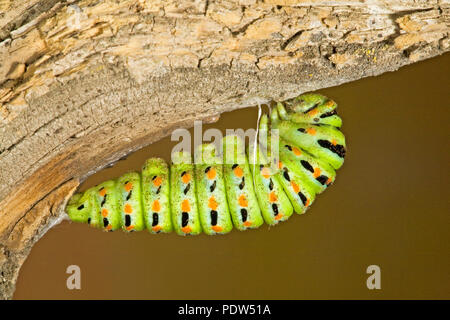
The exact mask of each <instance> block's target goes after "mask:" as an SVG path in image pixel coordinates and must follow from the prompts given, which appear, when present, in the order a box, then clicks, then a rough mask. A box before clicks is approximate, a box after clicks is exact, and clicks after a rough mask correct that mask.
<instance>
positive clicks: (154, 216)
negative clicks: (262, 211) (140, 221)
mask: <svg viewBox="0 0 450 320" xmlns="http://www.w3.org/2000/svg"><path fill="white" fill-rule="evenodd" d="M152 218H153V219H152V227H154V226H157V225H158V223H159V216H158V214H157V213H156V212H153V215H152Z"/></svg>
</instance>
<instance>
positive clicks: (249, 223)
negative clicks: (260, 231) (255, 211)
mask: <svg viewBox="0 0 450 320" xmlns="http://www.w3.org/2000/svg"><path fill="white" fill-rule="evenodd" d="M251 225H252V223H251V221H245V222H244V226H246V227H250V226H251Z"/></svg>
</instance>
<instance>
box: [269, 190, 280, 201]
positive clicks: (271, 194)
mask: <svg viewBox="0 0 450 320" xmlns="http://www.w3.org/2000/svg"><path fill="white" fill-rule="evenodd" d="M277 200H278V197H277V195H276V194H275V191H272V192H271V193H269V202H275V201H277Z"/></svg>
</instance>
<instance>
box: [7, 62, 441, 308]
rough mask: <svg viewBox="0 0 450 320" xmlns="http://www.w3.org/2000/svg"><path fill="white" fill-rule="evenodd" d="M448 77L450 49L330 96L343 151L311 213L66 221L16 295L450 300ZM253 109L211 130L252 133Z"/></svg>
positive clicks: (166, 144) (41, 247)
mask: <svg viewBox="0 0 450 320" xmlns="http://www.w3.org/2000/svg"><path fill="white" fill-rule="evenodd" d="M449 75H450V54H446V55H444V56H441V57H438V58H434V59H431V60H427V61H424V62H420V63H417V64H414V65H411V66H407V67H404V68H402V69H400V70H399V71H397V72H394V73H388V74H384V75H382V76H379V77H375V78H367V79H363V80H360V81H357V82H353V83H348V84H344V85H342V86H339V87H334V88H328V89H324V90H321V91H320V92H321V93H323V94H325V95H328V96H329V97H331V98H333V99H335V100H336V101H337V102H338V103H339V106H340V107H339V114H340V115H341V116H342V118H343V120H344V126H343V132H344V133H345V134H346V138H347V145H348V154H347V158H346V162H345V164H344V166H343V168H342V169H340V170H339V171H338V175H337V180H336V183H335V184H334V185H333V186H332V187H331V188H329V189H328V190H327V191H326V192H324V193H323V194H322V195H320V196H318V197H317V199H316V202H315V203H314V205H313V206H312V207H311V209H310V210H309V211H308V213H307V214H306V215H303V216H298V215H295V216H293V217H292V218H291V219H290V220H289V221H288V222H286V223H283V224H281V225H279V226H277V227H274V228H270V229H269V228H268V227H267V226H264V227H262V228H260V229H258V230H255V231H248V232H238V231H233V232H232V233H231V234H229V235H227V236H216V237H208V236H206V235H201V236H197V237H188V238H184V237H180V236H177V235H175V234H169V235H150V234H148V233H146V232H140V233H133V234H125V233H122V232H114V233H104V232H101V231H99V230H95V229H93V228H89V227H88V226H87V225H82V224H75V223H69V222H64V223H62V224H60V225H58V226H56V227H55V228H53V229H51V230H50V231H49V232H48V233H47V234H46V235H45V236H44V238H43V239H41V240H40V241H39V242H38V243H37V244H36V246H35V247H34V249H33V250H32V252H31V254H30V256H29V257H28V259H27V261H26V262H25V264H24V265H23V267H22V270H21V273H20V276H19V280H18V283H17V290H16V293H15V298H16V299H47V298H56V299H79V298H80V299H81V298H84V299H91V298H96V299H110V298H124V299H129V298H136V299H310V298H311V299H314V298H319V299H330V298H333V299H334V298H340V299H350V298H351V299H392V298H402V299H415V298H425V299H430V298H433V299H441V298H446V299H449V298H450V272H449V270H450V236H449V233H448V232H449V227H450V218H449V213H450V210H449V209H450V206H449V197H448V195H449V194H448V189H447V188H448V179H449V177H450V175H449V163H450V153H449V121H450V112H449V101H450V94H449V88H450V81H449ZM256 117H257V108H247V109H243V110H239V111H235V112H231V113H226V114H223V115H222V117H221V120H220V121H219V122H218V123H215V124H212V125H205V126H204V129H206V128H209V127H217V128H220V129H225V128H249V127H254V126H255V125H256ZM149 125H151V124H149ZM174 144H175V143H170V138H167V139H164V140H162V141H160V142H158V143H155V144H153V145H151V146H149V147H147V148H144V149H142V150H140V151H138V152H136V153H134V154H132V155H130V156H129V157H128V158H127V159H125V160H122V161H119V162H118V163H117V164H115V165H114V166H113V167H111V168H108V169H106V170H103V171H102V172H99V173H97V174H95V175H93V176H92V177H90V178H89V179H88V180H87V181H86V182H85V183H84V184H83V187H82V188H83V189H86V188H88V187H90V186H92V185H95V184H97V183H99V182H101V181H103V180H105V179H108V178H112V177H117V176H118V175H120V174H122V173H124V172H126V171H129V170H139V169H140V167H141V166H142V164H143V162H144V160H145V159H146V158H148V157H151V156H163V157H165V158H166V159H168V157H169V153H170V149H171V147H172V146H173V145H174ZM86 156H87V157H88V156H89V155H86ZM72 264H75V265H78V266H80V268H81V279H82V289H81V290H73V291H71V290H68V289H67V288H66V279H67V277H68V276H69V275H68V274H66V273H65V272H66V268H67V266H69V265H72ZM372 264H375V265H379V266H380V268H381V290H368V289H367V287H366V279H367V277H368V276H369V275H368V274H366V268H367V266H369V265H372Z"/></svg>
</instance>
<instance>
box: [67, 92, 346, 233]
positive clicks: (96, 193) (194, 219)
mask: <svg viewBox="0 0 450 320" xmlns="http://www.w3.org/2000/svg"><path fill="white" fill-rule="evenodd" d="M336 108H337V104H336V103H335V102H334V101H333V100H330V99H328V98H326V97H325V96H322V95H319V94H312V93H310V94H303V95H300V96H298V97H296V98H294V99H291V100H288V101H285V102H278V103H277V104H276V106H275V107H274V108H273V109H272V110H271V111H270V114H269V115H266V114H264V115H263V116H262V117H261V119H260V123H259V133H260V135H259V138H261V137H262V136H264V135H266V136H267V135H269V129H270V130H272V129H276V130H278V131H277V132H278V135H279V137H276V139H277V140H276V141H277V142H278V145H279V152H278V157H275V155H273V154H271V153H270V152H263V150H262V146H264V147H266V149H267V150H269V149H270V148H269V145H270V142H267V141H271V140H264V141H265V142H266V143H265V144H264V143H263V141H262V140H261V139H260V143H259V144H256V146H255V147H254V148H250V147H248V146H247V148H245V142H244V141H243V140H242V139H240V138H239V137H238V136H235V135H229V136H226V137H224V138H223V139H222V144H221V150H217V149H216V147H215V145H214V144H203V145H200V146H199V147H198V148H197V150H195V159H196V160H197V159H200V160H198V161H195V163H194V161H193V160H192V157H191V154H189V153H186V152H177V153H174V154H173V155H172V164H171V165H170V166H169V165H168V164H167V163H166V162H165V161H164V160H163V159H160V158H151V159H148V160H147V161H146V162H145V164H144V166H143V169H142V172H141V173H138V172H130V173H127V174H125V175H123V176H121V177H119V178H118V179H116V180H109V181H105V182H103V183H101V184H99V185H97V186H95V187H92V188H90V189H88V190H86V191H85V192H83V193H78V194H75V195H74V196H73V197H72V198H71V199H70V201H69V204H68V205H67V208H66V211H67V213H68V215H69V217H70V219H71V220H72V221H75V222H83V223H88V224H90V225H91V226H94V227H97V228H102V229H104V230H106V231H114V230H117V229H123V230H124V231H127V232H131V231H140V230H144V229H147V230H148V231H149V232H151V233H168V232H171V231H175V232H176V233H177V234H180V235H196V234H199V233H201V232H204V233H206V234H208V235H215V234H225V233H228V232H230V231H231V230H232V229H233V227H235V228H236V229H238V230H247V229H253V228H258V227H260V226H261V225H262V224H263V223H264V222H265V223H267V224H269V225H276V224H278V223H279V222H281V221H285V220H287V219H288V218H289V217H290V216H291V215H292V214H293V213H294V212H296V213H298V214H302V213H304V212H305V211H306V210H307V209H308V208H309V207H310V206H311V204H312V203H313V201H314V199H315V197H316V195H317V194H319V193H321V192H323V191H324V190H325V189H326V188H327V187H328V186H330V185H331V184H332V183H333V182H334V180H335V177H336V171H335V170H337V169H339V168H340V167H341V166H342V164H343V161H344V156H345V151H346V144H345V137H344V135H343V134H342V132H341V131H340V127H341V125H342V120H341V118H340V117H339V116H338V115H337V112H336ZM270 150H271V149H270ZM219 154H220V155H222V157H219ZM227 159H233V161H231V162H230V161H224V160H227ZM250 160H255V161H251V162H252V163H250Z"/></svg>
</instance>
